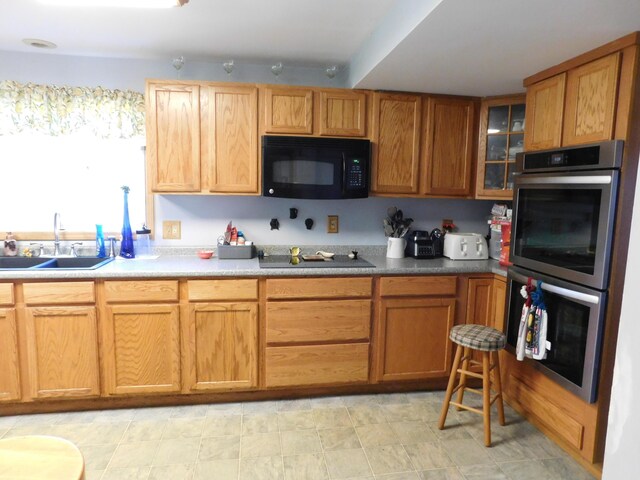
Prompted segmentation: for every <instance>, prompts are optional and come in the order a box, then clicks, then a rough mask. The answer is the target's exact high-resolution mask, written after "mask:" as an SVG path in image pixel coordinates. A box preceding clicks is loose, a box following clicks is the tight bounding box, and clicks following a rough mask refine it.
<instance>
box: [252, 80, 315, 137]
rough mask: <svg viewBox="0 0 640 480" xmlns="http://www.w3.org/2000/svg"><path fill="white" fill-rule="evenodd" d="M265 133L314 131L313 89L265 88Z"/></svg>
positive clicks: (309, 132) (308, 133) (305, 132)
mask: <svg viewBox="0 0 640 480" xmlns="http://www.w3.org/2000/svg"><path fill="white" fill-rule="evenodd" d="M264 131H265V133H290V134H298V135H300V134H307V135H310V134H311V133H313V90H311V89H306V88H286V87H283V88H277V87H276V88H274V87H266V88H265V89H264Z"/></svg>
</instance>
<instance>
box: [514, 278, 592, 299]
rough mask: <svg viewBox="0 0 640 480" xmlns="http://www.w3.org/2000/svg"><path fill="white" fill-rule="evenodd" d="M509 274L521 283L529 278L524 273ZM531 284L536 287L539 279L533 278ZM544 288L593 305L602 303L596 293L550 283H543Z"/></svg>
mask: <svg viewBox="0 0 640 480" xmlns="http://www.w3.org/2000/svg"><path fill="white" fill-rule="evenodd" d="M509 275H510V276H511V278H513V279H514V280H517V281H519V282H520V283H524V284H525V285H526V284H527V280H528V278H527V277H525V276H524V275H520V274H519V273H515V272H509ZM531 284H532V285H533V286H534V287H537V286H538V281H537V280H535V279H532V281H531ZM542 290H546V291H547V292H550V293H555V294H556V295H560V296H561V297H565V298H570V299H572V300H578V301H580V302H585V303H589V304H591V305H598V304H599V303H600V299H599V298H598V297H596V296H595V295H589V294H588V293H582V292H576V291H574V290H569V289H568V288H563V287H558V286H557V285H550V284H549V283H546V282H545V283H543V284H542Z"/></svg>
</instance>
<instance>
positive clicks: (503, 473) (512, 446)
mask: <svg viewBox="0 0 640 480" xmlns="http://www.w3.org/2000/svg"><path fill="white" fill-rule="evenodd" d="M442 398H443V392H416V393H399V394H380V395H354V396H341V397H322V398H312V399H308V398H307V399H299V400H281V401H266V402H245V403H227V404H212V405H194V406H186V407H160V408H138V409H126V410H104V411H89V412H78V413H56V414H41V415H24V416H11V417H6V416H5V417H0V437H2V438H8V437H12V436H17V435H27V434H47V435H57V436H61V437H64V438H67V439H69V440H71V441H72V442H74V443H75V444H76V445H78V447H79V448H80V450H81V451H82V453H83V455H84V458H85V463H86V472H87V480H97V479H101V480H129V479H131V480H134V479H135V480H138V479H140V480H159V479H170V480H182V479H188V480H205V479H206V480H226V479H233V480H238V479H241V480H245V479H247V480H248V479H250V480H263V479H265V480H266V479H286V480H294V479H295V480H298V479H299V480H315V479H327V480H328V479H347V478H349V479H358V480H364V479H386V480H415V479H428V480H454V479H456V480H457V479H459V480H464V479H473V480H483V479H512V480H515V479H517V480H551V479H553V480H555V479H558V480H569V479H570V480H580V479H592V478H593V477H592V476H591V475H589V474H588V473H587V472H586V471H584V470H583V469H581V468H580V466H578V464H577V463H576V462H575V461H574V460H572V459H571V458H570V457H569V456H568V455H567V454H565V453H564V452H563V451H562V450H561V449H560V448H559V447H557V446H556V445H555V444H554V443H553V442H551V441H550V440H548V439H547V438H546V437H545V436H544V435H543V434H542V433H540V432H539V431H538V430H536V429H535V428H534V427H533V426H531V425H530V424H529V423H527V422H526V421H525V420H523V419H522V418H521V417H520V416H519V415H518V414H517V413H515V412H514V411H513V410H512V409H510V408H508V407H507V408H506V414H507V425H506V426H504V427H501V426H500V425H498V423H497V422H492V434H493V446H492V447H491V448H485V447H484V446H483V443H482V441H483V430H482V418H481V417H480V416H479V415H475V414H473V413H470V412H456V411H455V410H454V409H450V411H449V416H448V418H447V428H445V429H444V430H442V431H440V430H438V429H437V427H436V424H437V419H438V414H439V411H440V406H441V404H442Z"/></svg>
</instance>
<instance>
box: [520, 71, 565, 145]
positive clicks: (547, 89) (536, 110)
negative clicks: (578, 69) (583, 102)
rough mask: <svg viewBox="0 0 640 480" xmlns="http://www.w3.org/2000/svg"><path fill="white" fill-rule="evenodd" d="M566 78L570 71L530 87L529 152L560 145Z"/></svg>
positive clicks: (526, 141) (528, 100)
mask: <svg viewBox="0 0 640 480" xmlns="http://www.w3.org/2000/svg"><path fill="white" fill-rule="evenodd" d="M565 80H566V74H564V73H562V74H560V75H556V76H555V77H551V78H548V79H546V80H543V81H542V82H538V83H536V84H534V85H531V86H530V87H529V88H527V106H526V114H525V135H524V149H525V150H526V151H530V150H545V149H547V148H557V147H559V146H560V141H561V138H562V110H563V104H564V87H565Z"/></svg>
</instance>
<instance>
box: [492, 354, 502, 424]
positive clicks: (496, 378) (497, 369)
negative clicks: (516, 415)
mask: <svg viewBox="0 0 640 480" xmlns="http://www.w3.org/2000/svg"><path fill="white" fill-rule="evenodd" d="M493 355H494V362H495V363H494V365H495V367H494V369H493V375H494V379H493V381H494V385H495V386H496V395H498V397H497V398H496V403H497V405H496V407H497V408H498V421H499V422H500V425H504V424H505V421H504V404H503V403H502V378H501V377H500V352H493Z"/></svg>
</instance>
